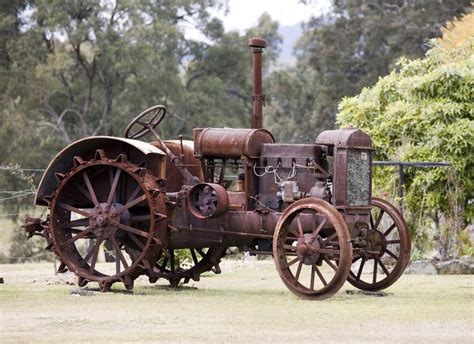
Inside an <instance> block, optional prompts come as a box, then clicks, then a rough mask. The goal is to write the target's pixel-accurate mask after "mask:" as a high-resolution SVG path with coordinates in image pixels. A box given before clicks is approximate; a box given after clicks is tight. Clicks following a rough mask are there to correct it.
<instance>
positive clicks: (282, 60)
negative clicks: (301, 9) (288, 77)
mask: <svg viewBox="0 0 474 344" xmlns="http://www.w3.org/2000/svg"><path fill="white" fill-rule="evenodd" d="M302 32H303V30H302V28H301V24H295V25H291V26H281V27H280V28H279V29H278V33H279V34H280V35H281V36H282V37H283V43H282V45H281V52H280V56H279V58H278V64H279V65H281V66H288V65H293V64H295V62H296V58H295V55H294V54H293V46H294V45H295V43H296V41H297V40H298V38H300V36H301V33H302Z"/></svg>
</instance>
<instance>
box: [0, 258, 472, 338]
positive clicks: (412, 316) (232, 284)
mask: <svg viewBox="0 0 474 344" xmlns="http://www.w3.org/2000/svg"><path fill="white" fill-rule="evenodd" d="M222 268H223V274H222V275H213V274H207V275H204V276H203V277H202V278H201V281H200V282H198V283H191V284H189V285H188V286H187V287H185V288H182V289H181V290H179V291H173V290H170V289H168V288H165V287H163V286H164V285H165V284H164V283H162V284H161V285H160V284H159V285H150V284H149V283H148V282H147V281H146V280H144V279H143V280H140V281H138V282H137V283H136V286H135V289H134V292H133V294H129V293H124V292H123V287H122V286H120V285H117V286H115V287H114V291H115V292H112V293H105V294H104V293H94V294H93V295H92V296H75V295H71V294H70V291H71V290H72V289H74V288H76V287H75V286H70V285H46V283H45V282H44V281H45V280H47V279H48V278H50V279H51V278H52V279H54V276H53V266H52V264H46V263H41V264H24V265H0V276H2V277H4V278H5V282H6V284H3V285H0V332H1V333H0V338H1V341H2V342H30V341H35V342H36V341H40V342H53V341H60V342H77V341H79V342H91V341H101V342H105V341H108V342H118V341H126V342H130V341H140V342H144V341H149V342H152V341H154V342H193V343H194V342H213V343H221V342H244V343H245V342H250V343H267V342H273V343H298V342H373V343H380V342H400V343H402V342H403V343H407V342H408V343H413V342H418V343H420V342H439V343H441V342H442V343H446V342H455V343H463V342H465V343H469V342H470V343H472V342H473V341H474V334H473V328H474V326H473V325H474V295H473V291H474V289H473V281H474V278H473V277H472V276H423V275H406V276H402V278H401V279H400V280H399V281H398V282H397V283H396V284H395V285H394V286H393V287H391V288H390V289H388V290H386V292H387V293H388V296H386V297H375V296H367V295H362V294H358V293H356V294H348V293H346V290H354V288H353V287H351V286H350V285H348V284H346V285H345V286H344V288H343V289H341V291H339V293H338V294H336V295H335V296H334V297H332V298H331V299H329V300H326V301H322V302H311V301H303V300H299V299H298V298H296V297H295V296H293V294H291V293H290V292H289V291H288V290H287V289H286V288H285V287H284V286H283V283H282V282H281V281H280V280H279V277H278V275H277V273H276V271H275V269H274V265H273V262H272V261H257V262H253V263H239V262H235V261H225V262H224V263H223V267H222ZM33 280H36V281H37V282H36V283H33V282H32V281H33ZM95 287H96V286H95V285H94V284H91V286H90V288H95Z"/></svg>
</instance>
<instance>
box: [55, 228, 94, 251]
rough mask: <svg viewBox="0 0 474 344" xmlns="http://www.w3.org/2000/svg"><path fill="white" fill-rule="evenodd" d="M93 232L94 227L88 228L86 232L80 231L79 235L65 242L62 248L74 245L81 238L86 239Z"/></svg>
mask: <svg viewBox="0 0 474 344" xmlns="http://www.w3.org/2000/svg"><path fill="white" fill-rule="evenodd" d="M93 230H94V227H87V228H86V229H85V230H83V231H80V232H79V233H78V234H76V235H75V236H73V237H72V238H70V239H68V240H66V241H65V242H63V243H62V245H61V247H66V246H69V245H71V244H72V243H74V242H76V240H78V239H80V238H84V237H85V236H86V235H89V234H90V233H91V232H92V231H93Z"/></svg>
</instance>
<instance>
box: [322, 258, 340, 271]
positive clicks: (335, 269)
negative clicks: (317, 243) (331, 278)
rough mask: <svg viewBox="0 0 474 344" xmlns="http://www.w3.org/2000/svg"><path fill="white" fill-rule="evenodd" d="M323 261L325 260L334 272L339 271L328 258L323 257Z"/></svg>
mask: <svg viewBox="0 0 474 344" xmlns="http://www.w3.org/2000/svg"><path fill="white" fill-rule="evenodd" d="M323 260H324V261H325V262H326V263H327V264H328V265H329V266H330V267H331V268H332V269H333V270H334V271H337V266H336V265H334V264H333V262H331V261H330V260H329V258H328V257H326V256H323Z"/></svg>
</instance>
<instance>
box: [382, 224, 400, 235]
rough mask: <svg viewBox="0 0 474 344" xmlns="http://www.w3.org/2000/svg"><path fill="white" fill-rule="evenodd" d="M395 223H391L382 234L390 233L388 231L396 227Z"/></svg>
mask: <svg viewBox="0 0 474 344" xmlns="http://www.w3.org/2000/svg"><path fill="white" fill-rule="evenodd" d="M396 226H397V225H396V224H395V222H394V223H392V225H391V226H390V227H388V229H387V230H386V231H385V233H383V236H384V237H386V236H387V235H389V234H390V232H391V231H392V230H393V229H394V228H395V227H396Z"/></svg>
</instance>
